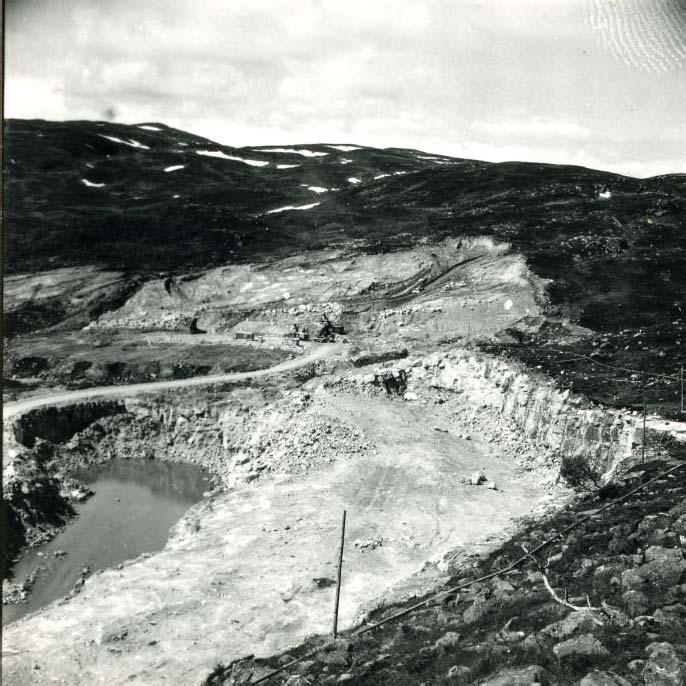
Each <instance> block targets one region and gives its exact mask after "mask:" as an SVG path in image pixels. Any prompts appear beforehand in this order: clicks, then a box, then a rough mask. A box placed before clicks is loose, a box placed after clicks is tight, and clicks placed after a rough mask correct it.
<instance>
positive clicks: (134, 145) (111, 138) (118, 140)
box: [98, 133, 150, 150]
mask: <svg viewBox="0 0 686 686" xmlns="http://www.w3.org/2000/svg"><path fill="white" fill-rule="evenodd" d="M98 136H100V138H106V139H107V140H108V141H112V142H113V143H121V144H122V145H128V146H129V147H131V148H139V149H140V150H150V146H149V145H143V143H139V142H138V141H135V140H134V139H133V138H132V139H131V140H129V141H125V140H122V139H121V138H116V137H115V136H106V135H105V134H104V133H99V134H98Z"/></svg>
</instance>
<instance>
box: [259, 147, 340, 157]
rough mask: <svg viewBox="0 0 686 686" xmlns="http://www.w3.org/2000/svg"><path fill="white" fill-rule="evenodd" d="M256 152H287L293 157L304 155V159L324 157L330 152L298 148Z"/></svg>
mask: <svg viewBox="0 0 686 686" xmlns="http://www.w3.org/2000/svg"><path fill="white" fill-rule="evenodd" d="M255 152H286V153H290V154H291V155H302V156H303V157H324V156H325V155H328V154H329V153H328V152H317V151H316V150H305V149H301V150H298V149H296V148H256V149H255Z"/></svg>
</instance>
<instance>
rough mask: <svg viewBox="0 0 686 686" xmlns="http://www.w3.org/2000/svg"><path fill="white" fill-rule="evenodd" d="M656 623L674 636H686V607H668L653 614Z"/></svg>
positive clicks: (680, 605) (677, 605) (678, 604)
mask: <svg viewBox="0 0 686 686" xmlns="http://www.w3.org/2000/svg"><path fill="white" fill-rule="evenodd" d="M653 617H655V621H656V622H657V623H658V624H660V625H661V626H662V627H663V628H664V629H665V630H666V631H668V632H670V633H671V634H672V635H673V636H686V605H682V604H681V603H676V604H674V605H666V606H665V607H661V608H660V609H658V610H655V612H654V613H653Z"/></svg>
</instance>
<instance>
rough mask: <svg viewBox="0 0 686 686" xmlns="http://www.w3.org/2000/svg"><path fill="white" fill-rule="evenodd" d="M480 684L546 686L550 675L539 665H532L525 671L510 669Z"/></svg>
mask: <svg viewBox="0 0 686 686" xmlns="http://www.w3.org/2000/svg"><path fill="white" fill-rule="evenodd" d="M480 683H481V686H531V684H541V686H546V685H547V684H549V683H550V675H549V673H548V672H547V671H546V670H545V669H543V667H539V666H538V665H531V666H529V667H524V668H523V669H522V668H512V667H508V668H506V669H502V670H500V671H499V672H498V673H497V674H496V675H495V676H493V677H491V678H490V679H487V680H486V681H482V682H480Z"/></svg>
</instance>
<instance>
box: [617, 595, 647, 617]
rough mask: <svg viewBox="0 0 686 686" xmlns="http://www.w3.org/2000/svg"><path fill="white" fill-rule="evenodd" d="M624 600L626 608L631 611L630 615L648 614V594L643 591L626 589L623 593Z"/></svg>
mask: <svg viewBox="0 0 686 686" xmlns="http://www.w3.org/2000/svg"><path fill="white" fill-rule="evenodd" d="M622 601H623V602H624V608H625V609H626V611H627V612H628V613H629V616H630V617H638V616H640V615H645V614H648V611H649V610H650V601H649V600H648V596H647V595H646V594H645V593H642V592H641V591H637V590H631V591H626V592H625V593H623V594H622Z"/></svg>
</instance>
